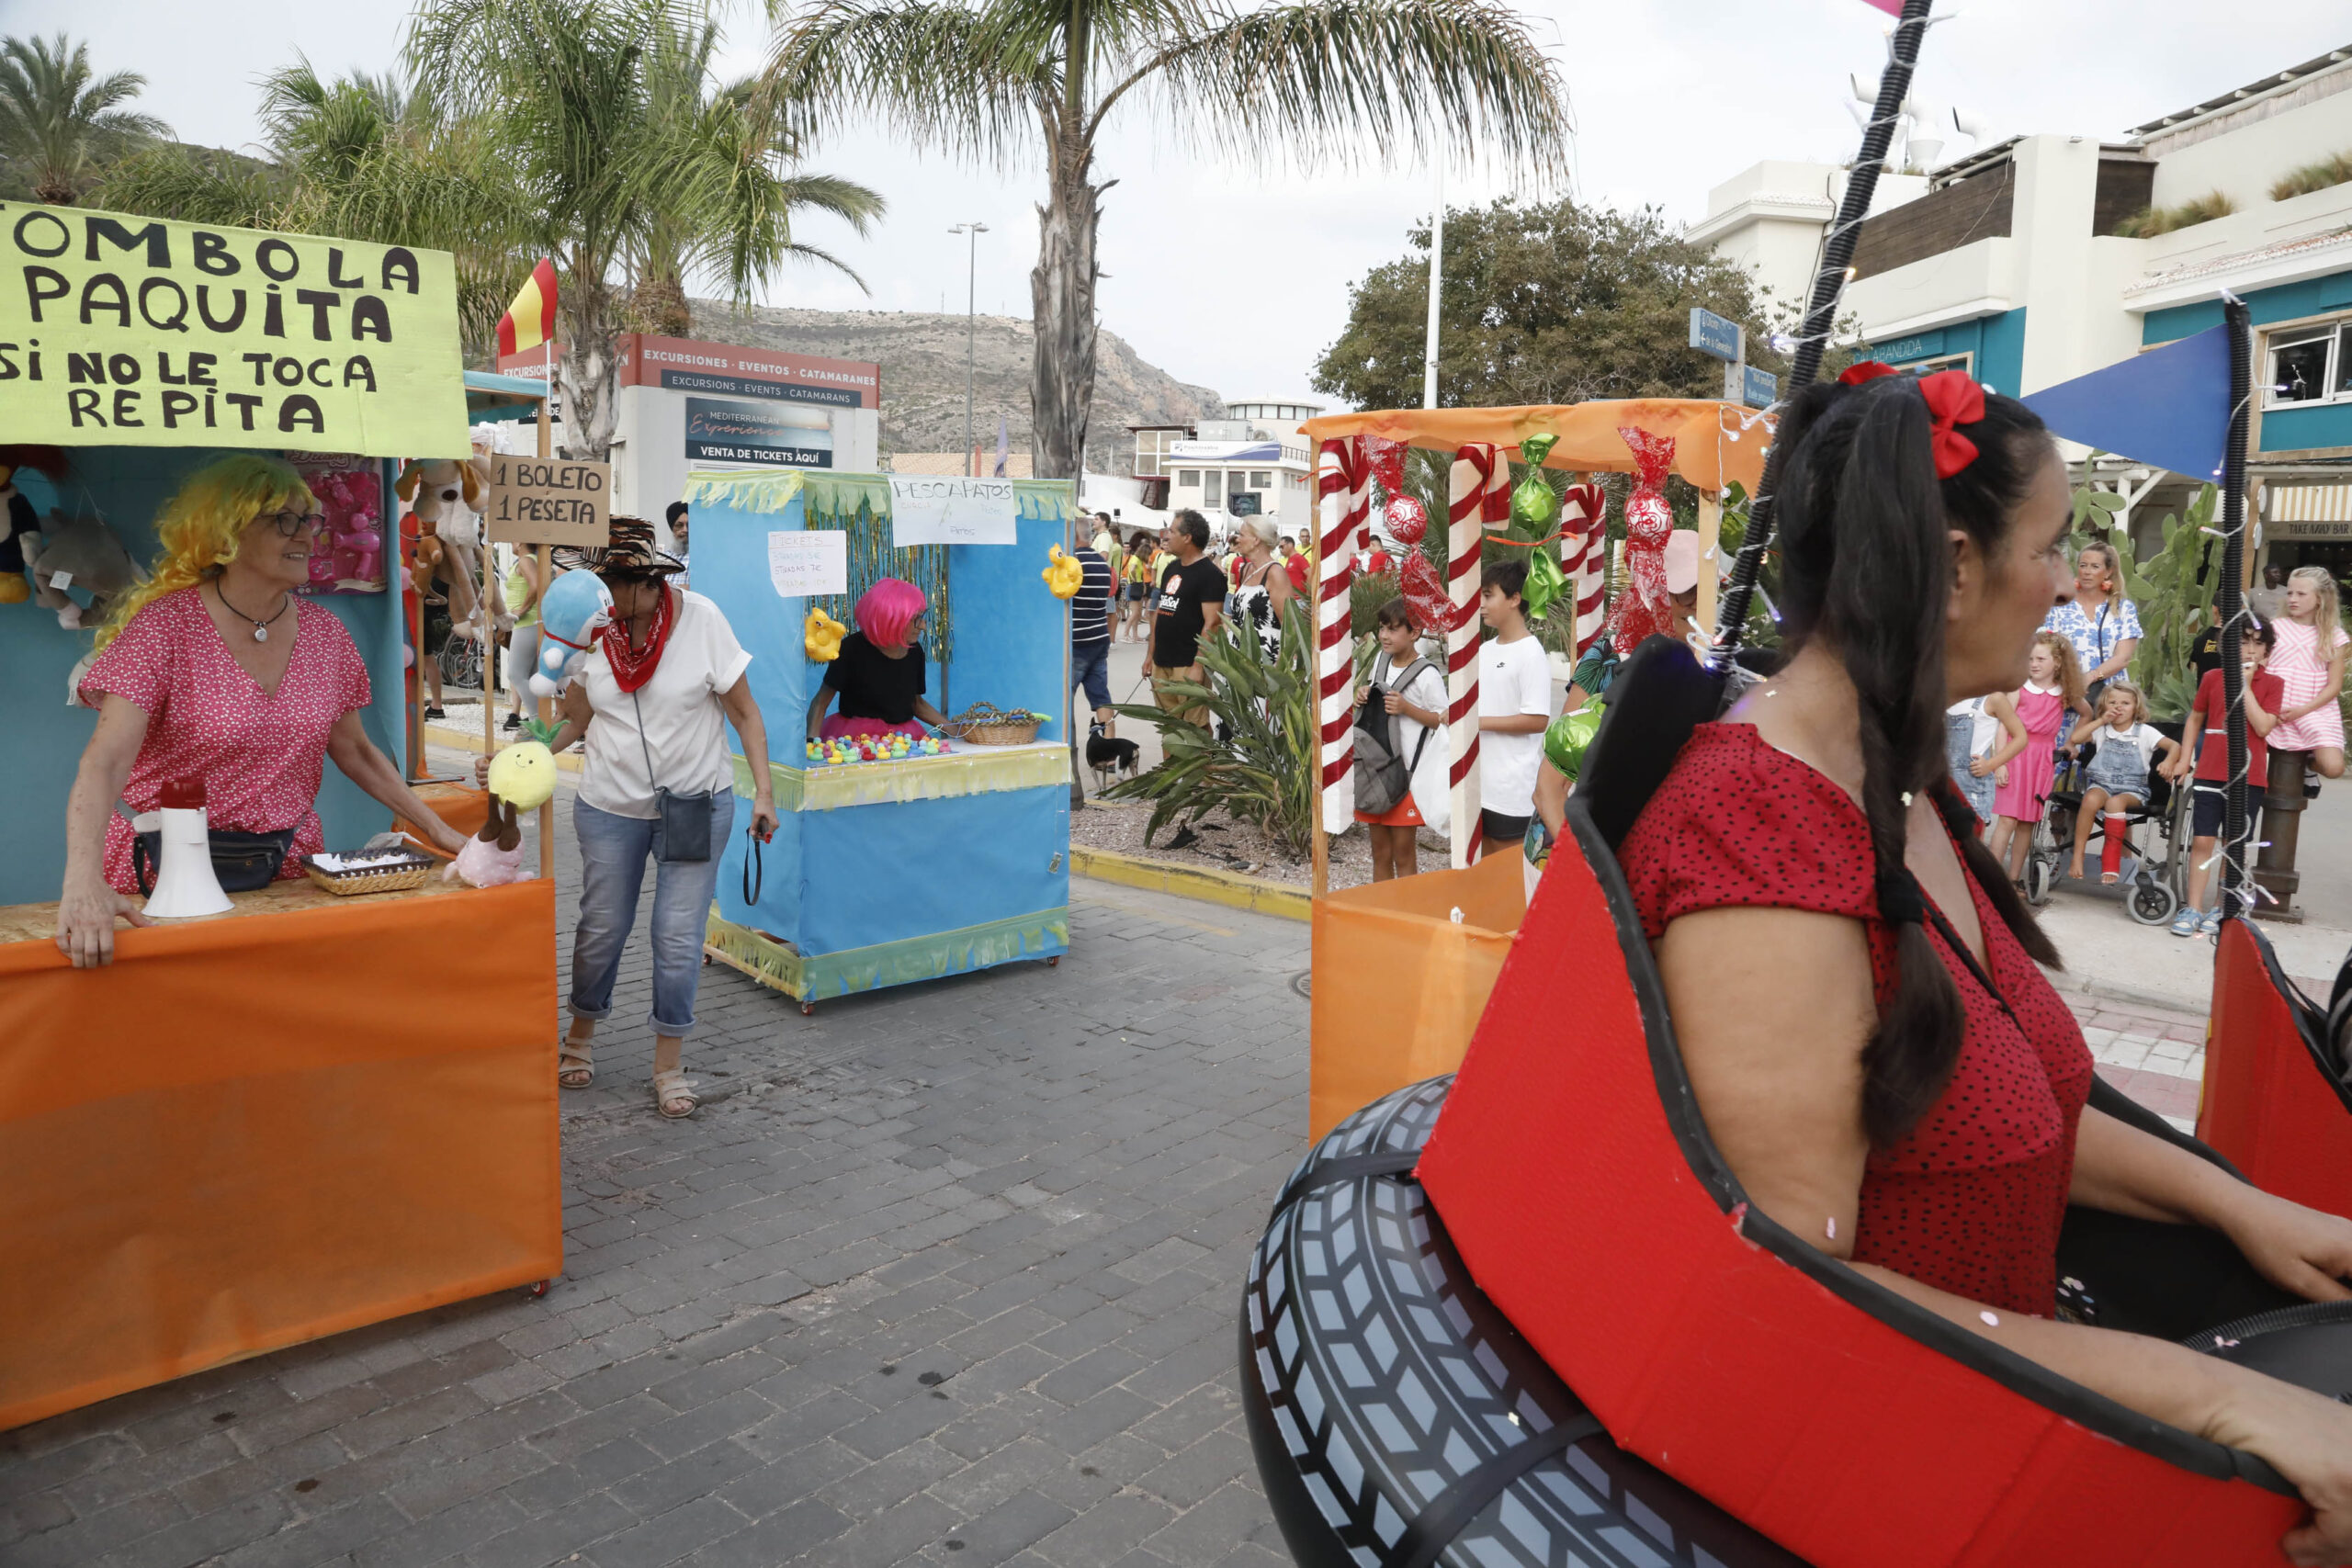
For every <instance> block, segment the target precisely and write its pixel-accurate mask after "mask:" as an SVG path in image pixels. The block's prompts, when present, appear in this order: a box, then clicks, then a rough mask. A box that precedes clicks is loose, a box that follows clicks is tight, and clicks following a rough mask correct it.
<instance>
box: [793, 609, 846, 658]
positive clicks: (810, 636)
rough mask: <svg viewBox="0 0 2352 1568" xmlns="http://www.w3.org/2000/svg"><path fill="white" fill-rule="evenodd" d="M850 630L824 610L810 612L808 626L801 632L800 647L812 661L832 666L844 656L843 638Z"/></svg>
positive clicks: (802, 628)
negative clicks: (833, 662) (832, 663)
mask: <svg viewBox="0 0 2352 1568" xmlns="http://www.w3.org/2000/svg"><path fill="white" fill-rule="evenodd" d="M848 635H849V628H848V627H847V626H843V625H842V624H841V623H840V622H839V621H837V620H835V619H833V618H832V616H831V615H827V614H825V612H824V611H822V610H811V611H809V621H808V624H807V625H806V626H802V627H801V630H800V646H801V648H802V649H805V650H807V652H808V655H809V658H810V659H812V660H816V661H817V662H818V663H820V664H831V662H832V661H833V660H836V659H839V658H840V657H841V656H842V638H843V637H847V636H848Z"/></svg>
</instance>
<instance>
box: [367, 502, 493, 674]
mask: <svg viewBox="0 0 2352 1568" xmlns="http://www.w3.org/2000/svg"><path fill="white" fill-rule="evenodd" d="M489 490H490V464H489V462H488V460H487V459H485V458H482V457H469V458H468V459H467V460H466V461H464V462H462V463H461V462H458V461H457V460H456V459H454V458H450V457H433V458H423V459H418V460H416V461H413V462H411V463H409V464H407V465H406V466H405V467H403V468H401V475H400V478H399V479H396V480H394V481H393V484H392V492H393V493H394V494H395V495H398V496H399V497H400V498H401V500H402V501H404V502H407V503H408V509H409V514H410V515H411V516H413V517H414V518H415V519H416V526H417V533H418V535H419V538H418V540H417V549H416V576H417V577H418V578H419V579H421V581H419V582H418V585H417V592H420V593H426V594H427V596H428V597H429V596H430V594H429V590H430V589H431V587H432V582H433V573H434V570H435V568H438V569H439V570H440V572H441V576H442V579H443V581H447V583H448V584H449V623H450V626H449V629H450V630H451V631H452V632H454V633H456V634H457V635H458V636H459V637H474V636H477V635H479V632H478V630H477V628H478V626H484V625H488V624H490V623H491V622H492V621H493V620H494V619H496V618H497V615H498V611H497V607H496V606H495V605H493V606H492V607H491V610H490V613H489V614H487V615H484V614H482V613H481V605H480V604H478V603H477V599H478V597H479V594H480V585H481V513H480V512H479V511H478V510H477V509H478V508H479V507H480V506H481V502H482V501H483V499H484V498H485V497H486V495H487V494H488V492H489ZM492 592H493V593H496V592H498V589H497V585H496V584H494V583H493V584H492Z"/></svg>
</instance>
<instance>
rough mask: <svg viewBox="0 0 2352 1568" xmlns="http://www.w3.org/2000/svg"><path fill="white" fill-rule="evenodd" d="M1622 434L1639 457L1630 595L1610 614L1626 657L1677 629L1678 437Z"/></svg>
mask: <svg viewBox="0 0 2352 1568" xmlns="http://www.w3.org/2000/svg"><path fill="white" fill-rule="evenodd" d="M1617 434H1619V435H1620V436H1621V437H1623V440H1624V443H1625V445H1626V446H1627V447H1628V448H1630V449H1631V450H1632V452H1633V454H1634V487H1633V489H1632V490H1631V491H1629V492H1628V493H1627V494H1626V497H1625V592H1623V593H1621V594H1619V595H1618V596H1617V603H1616V604H1615V605H1613V606H1612V607H1611V610H1610V612H1609V626H1610V632H1611V637H1612V638H1613V639H1614V641H1615V643H1616V645H1617V651H1618V652H1619V653H1621V654H1623V653H1631V652H1633V651H1634V649H1636V648H1638V647H1640V646H1641V645H1642V642H1643V641H1644V639H1645V638H1647V637H1653V636H1657V635H1658V634H1661V633H1663V634H1667V635H1671V633H1672V631H1673V627H1674V604H1673V601H1672V600H1671V599H1669V598H1668V595H1667V592H1666V539H1667V536H1668V535H1669V534H1671V533H1673V532H1674V510H1673V508H1672V507H1670V506H1668V504H1667V500H1666V476H1667V475H1668V473H1669V472H1671V471H1672V470H1673V468H1674V437H1673V436H1671V435H1653V434H1650V433H1649V432H1648V431H1646V430H1641V429H1637V428H1635V427H1634V426H1633V425H1630V424H1629V425H1625V426H1623V427H1622V428H1620V429H1619V430H1618V432H1617Z"/></svg>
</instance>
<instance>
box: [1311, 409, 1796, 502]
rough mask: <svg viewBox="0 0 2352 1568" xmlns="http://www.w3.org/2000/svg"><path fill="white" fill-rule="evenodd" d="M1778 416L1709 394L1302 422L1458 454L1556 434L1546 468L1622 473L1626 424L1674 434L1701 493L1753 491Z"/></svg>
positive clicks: (1319, 432)
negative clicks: (1733, 487) (1476, 446)
mask: <svg viewBox="0 0 2352 1568" xmlns="http://www.w3.org/2000/svg"><path fill="white" fill-rule="evenodd" d="M1772 423H1773V422H1772V421H1771V420H1770V419H1769V418H1767V417H1765V416H1764V415H1763V414H1761V413H1759V412H1757V411H1755V410H1753V409H1745V408H1741V407H1740V406H1739V405H1738V404H1736V403H1720V402H1714V401H1712V400H1708V399H1704V398H1623V399H1617V400H1605V401H1600V402H1589V403H1568V404H1539V405H1533V406H1530V407H1526V408H1515V409H1379V410H1374V411H1372V412H1365V413H1335V414H1329V415H1326V416H1325V417H1324V418H1322V419H1310V420H1308V421H1307V422H1306V423H1305V424H1303V425H1301V426H1300V427H1299V428H1300V430H1301V432H1302V433H1303V434H1306V435H1309V436H1311V437H1313V438H1315V439H1316V440H1317V441H1321V440H1323V439H1325V438H1327V437H1332V436H1343V435H1382V436H1385V437H1387V438H1388V439H1389V440H1391V441H1402V442H1406V443H1408V445H1410V446H1421V447H1426V448H1428V449H1430V450H1431V451H1437V452H1452V451H1455V450H1458V449H1459V448H1461V447H1463V446H1468V445H1470V444H1471V443H1472V442H1477V441H1484V442H1490V443H1492V444H1493V445H1495V446H1518V445H1519V443H1520V438H1521V436H1527V435H1542V434H1555V435H1557V436H1558V437H1559V438H1560V442H1559V445H1558V446H1555V447H1553V448H1552V455H1551V456H1550V457H1547V458H1545V459H1544V467H1546V468H1568V469H1573V470H1577V471H1586V470H1590V469H1595V468H1608V469H1614V470H1617V471H1620V472H1624V471H1628V470H1630V469H1631V468H1633V467H1634V454H1633V453H1632V451H1631V450H1629V449H1628V448H1627V447H1626V446H1625V442H1624V438H1623V437H1622V436H1620V435H1619V434H1617V432H1618V430H1619V428H1620V427H1622V426H1624V425H1629V424H1630V425H1633V426H1634V427H1635V428H1637V429H1641V430H1646V431H1648V432H1650V433H1651V434H1654V435H1671V436H1673V437H1674V471H1675V472H1676V473H1678V474H1680V475H1681V476H1682V477H1683V478H1684V479H1688V480H1690V481H1691V484H1692V485H1693V486H1695V487H1696V488H1698V489H1700V490H1703V491H1720V490H1722V489H1723V488H1724V485H1725V484H1727V483H1728V482H1730V481H1731V480H1733V479H1737V480H1738V481H1739V482H1740V483H1741V484H1742V485H1745V486H1746V487H1747V489H1748V490H1749V491H1751V492H1752V491H1754V490H1755V489H1756V481H1757V479H1758V478H1760V477H1761V476H1762V474H1763V472H1764V448H1765V447H1767V446H1770V445H1771V441H1772Z"/></svg>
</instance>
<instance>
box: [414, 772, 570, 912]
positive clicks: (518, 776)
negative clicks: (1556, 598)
mask: <svg viewBox="0 0 2352 1568" xmlns="http://www.w3.org/2000/svg"><path fill="white" fill-rule="evenodd" d="M555 774H556V767H555V754H554V753H553V752H551V751H549V750H548V749H547V748H546V747H545V746H542V745H540V744H539V743H538V742H537V741H536V740H525V741H522V742H520V743H519V744H516V745H514V746H509V747H506V748H505V749H503V750H501V751H500V752H499V753H498V755H496V756H495V757H492V759H491V760H490V778H489V781H488V782H489V784H490V811H489V813H488V814H487V815H486V816H484V817H483V818H482V824H481V833H479V834H478V835H476V836H475V837H473V838H470V839H468V840H466V845H465V848H463V849H461V850H459V851H458V855H457V858H456V859H455V860H453V861H451V862H450V863H448V865H447V867H445V868H444V869H443V871H442V873H441V880H442V881H444V882H451V881H458V882H463V883H464V884H465V885H466V886H469V887H500V886H504V885H505V884H507V883H510V882H522V881H525V880H526V874H525V873H524V870H523V824H522V819H521V816H520V813H522V812H525V811H536V810H537V809H538V808H539V807H542V806H544V805H546V804H547V803H548V800H549V799H551V798H552V797H553V796H554V795H555Z"/></svg>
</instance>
